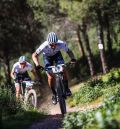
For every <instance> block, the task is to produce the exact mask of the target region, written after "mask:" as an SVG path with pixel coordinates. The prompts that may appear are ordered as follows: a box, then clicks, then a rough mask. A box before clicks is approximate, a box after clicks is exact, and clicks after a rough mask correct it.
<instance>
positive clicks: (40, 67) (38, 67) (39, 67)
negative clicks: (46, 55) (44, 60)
mask: <svg viewBox="0 0 120 129" xmlns="http://www.w3.org/2000/svg"><path fill="white" fill-rule="evenodd" d="M36 70H41V71H43V70H44V67H42V66H41V65H38V66H36Z"/></svg>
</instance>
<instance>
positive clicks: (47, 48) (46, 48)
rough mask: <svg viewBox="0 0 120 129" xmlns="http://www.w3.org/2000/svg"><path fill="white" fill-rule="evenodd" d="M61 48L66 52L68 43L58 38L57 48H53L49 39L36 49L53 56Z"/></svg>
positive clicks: (38, 51)
mask: <svg viewBox="0 0 120 129" xmlns="http://www.w3.org/2000/svg"><path fill="white" fill-rule="evenodd" d="M61 49H63V50H64V51H65V52H67V51H68V47H67V44H66V43H65V42H63V41H62V40H58V42H57V44H56V48H55V49H52V48H51V47H50V46H49V44H48V41H45V42H44V43H43V44H41V45H40V46H39V48H38V49H37V50H36V53H37V54H38V55H39V54H40V53H43V54H44V55H46V56H53V55H55V54H56V53H57V52H59V51H60V50H61Z"/></svg>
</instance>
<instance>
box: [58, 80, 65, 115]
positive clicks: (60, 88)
mask: <svg viewBox="0 0 120 129" xmlns="http://www.w3.org/2000/svg"><path fill="white" fill-rule="evenodd" d="M56 84H57V94H58V99H59V105H60V109H61V113H62V114H63V115H64V114H65V113H66V102H65V95H64V92H63V86H64V85H63V83H62V80H61V79H58V80H57V82H56Z"/></svg>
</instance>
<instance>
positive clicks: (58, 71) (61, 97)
mask: <svg viewBox="0 0 120 129" xmlns="http://www.w3.org/2000/svg"><path fill="white" fill-rule="evenodd" d="M65 66H66V65H65V64H59V65H55V66H49V67H47V68H45V70H46V71H51V72H52V73H54V74H55V90H56V93H57V97H58V102H59V106H60V110H61V113H62V114H63V115H64V114H65V113H66V112H67V110H66V102H65V100H66V98H67V96H66V90H65V86H64V83H63V82H64V75H63V67H65Z"/></svg>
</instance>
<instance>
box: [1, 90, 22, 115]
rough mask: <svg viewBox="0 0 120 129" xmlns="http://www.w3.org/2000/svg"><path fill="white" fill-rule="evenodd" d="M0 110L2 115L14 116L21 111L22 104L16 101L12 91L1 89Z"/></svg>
mask: <svg viewBox="0 0 120 129" xmlns="http://www.w3.org/2000/svg"><path fill="white" fill-rule="evenodd" d="M0 110H1V112H2V115H10V114H14V113H16V112H17V111H19V110H21V104H20V102H19V101H16V97H15V95H14V94H13V93H12V91H11V89H7V88H0Z"/></svg>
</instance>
